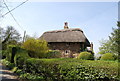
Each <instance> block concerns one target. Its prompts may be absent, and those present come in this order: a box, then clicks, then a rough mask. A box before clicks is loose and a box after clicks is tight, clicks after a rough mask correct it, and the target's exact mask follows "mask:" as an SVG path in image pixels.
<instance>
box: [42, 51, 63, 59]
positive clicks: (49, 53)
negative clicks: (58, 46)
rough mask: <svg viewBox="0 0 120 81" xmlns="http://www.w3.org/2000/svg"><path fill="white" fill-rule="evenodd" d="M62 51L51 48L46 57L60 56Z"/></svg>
mask: <svg viewBox="0 0 120 81" xmlns="http://www.w3.org/2000/svg"><path fill="white" fill-rule="evenodd" d="M60 57H61V53H60V51H58V50H49V51H48V52H47V53H46V54H44V58H60Z"/></svg>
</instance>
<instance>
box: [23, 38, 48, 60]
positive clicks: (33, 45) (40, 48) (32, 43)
mask: <svg viewBox="0 0 120 81" xmlns="http://www.w3.org/2000/svg"><path fill="white" fill-rule="evenodd" d="M23 48H25V49H26V50H28V54H29V55H30V56H31V57H36V58H42V57H44V54H46V53H47V51H48V47H47V42H46V41H45V40H37V39H33V38H31V39H28V40H27V41H25V42H24V44H23Z"/></svg>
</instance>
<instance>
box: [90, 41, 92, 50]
mask: <svg viewBox="0 0 120 81" xmlns="http://www.w3.org/2000/svg"><path fill="white" fill-rule="evenodd" d="M90 49H91V51H93V43H92V42H91V44H90Z"/></svg>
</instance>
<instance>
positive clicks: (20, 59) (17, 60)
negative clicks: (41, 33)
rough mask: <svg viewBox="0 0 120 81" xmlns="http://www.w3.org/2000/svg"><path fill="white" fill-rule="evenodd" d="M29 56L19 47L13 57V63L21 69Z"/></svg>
mask: <svg viewBox="0 0 120 81" xmlns="http://www.w3.org/2000/svg"><path fill="white" fill-rule="evenodd" d="M28 58H29V55H28V53H27V51H26V50H25V49H22V48H19V50H18V51H17V53H16V55H15V57H14V64H15V66H16V67H18V68H20V69H23V66H24V64H25V61H26V59H28Z"/></svg>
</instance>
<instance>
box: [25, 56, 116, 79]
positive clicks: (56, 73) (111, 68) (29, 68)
mask: <svg viewBox="0 0 120 81" xmlns="http://www.w3.org/2000/svg"><path fill="white" fill-rule="evenodd" d="M117 64H118V63H117V62H111V61H90V60H80V59H70V58H65V59H64V58H59V59H58V58H57V59H35V58H30V59H27V61H26V73H29V74H30V75H31V77H34V78H30V77H29V76H23V77H24V78H27V79H31V80H32V81H36V79H37V80H38V81H39V80H41V79H44V80H45V81H57V80H59V81H69V80H70V81H72V80H73V81H74V80H77V81H78V80H80V81H88V80H91V81H118V80H117V76H118V65H117ZM25 75H26V74H25ZM33 75H34V76H33ZM38 76H40V77H42V78H39V79H38V78H37V77H38Z"/></svg>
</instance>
